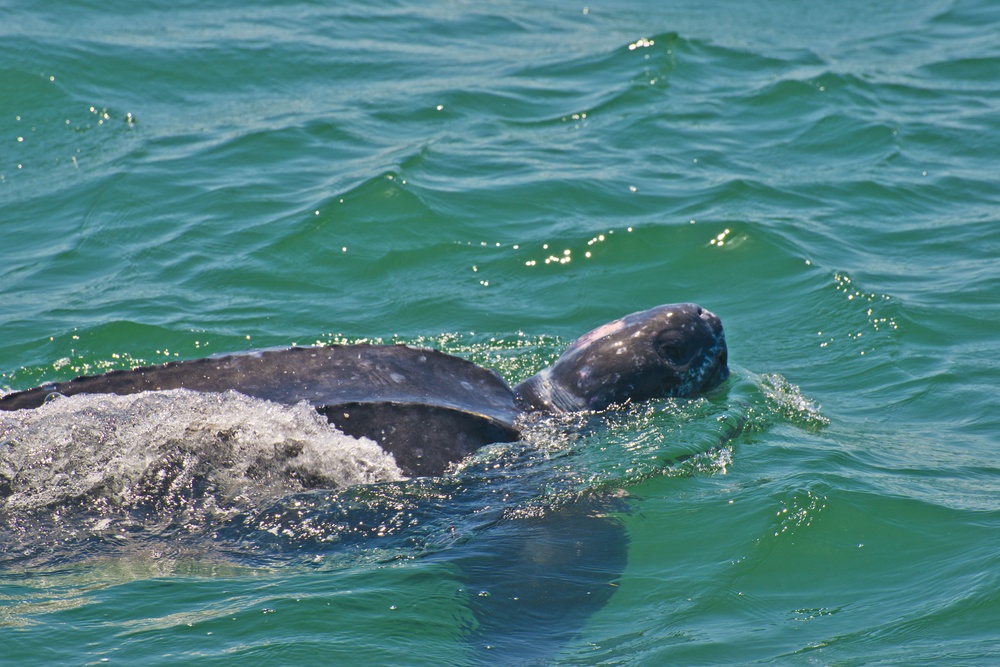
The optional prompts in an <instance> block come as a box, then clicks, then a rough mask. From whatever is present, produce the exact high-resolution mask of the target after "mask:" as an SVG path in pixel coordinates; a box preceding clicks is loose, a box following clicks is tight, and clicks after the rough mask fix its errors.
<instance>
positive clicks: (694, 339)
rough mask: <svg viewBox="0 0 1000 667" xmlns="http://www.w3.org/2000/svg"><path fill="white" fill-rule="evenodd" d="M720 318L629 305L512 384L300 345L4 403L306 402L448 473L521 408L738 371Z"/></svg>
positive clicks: (439, 361)
mask: <svg viewBox="0 0 1000 667" xmlns="http://www.w3.org/2000/svg"><path fill="white" fill-rule="evenodd" d="M726 364H727V351H726V341H725V336H724V334H723V330H722V323H721V322H720V320H719V318H718V317H716V316H715V315H714V314H712V313H710V312H708V311H707V310H705V309H703V308H701V307H700V306H697V305H695V304H690V303H686V304H673V305H663V306H657V307H655V308H651V309H649V310H644V311H641V312H637V313H633V314H631V315H627V316H625V317H623V318H621V319H618V320H615V321H613V322H610V323H608V324H605V325H604V326H601V327H599V328H597V329H594V330H593V331H591V332H590V333H587V334H584V335H583V336H581V337H580V338H578V339H577V340H575V341H574V342H573V343H571V344H570V345H569V347H568V348H567V349H566V351H565V352H563V354H562V355H561V356H560V357H559V359H558V360H557V361H556V362H555V363H554V364H553V365H552V366H549V367H548V368H545V369H544V370H542V371H541V372H539V373H538V374H536V375H533V376H531V377H529V378H528V379H526V380H524V381H523V382H521V383H520V384H518V385H516V386H515V387H514V388H513V389H511V387H510V386H509V385H508V384H507V383H506V382H505V381H504V380H503V379H502V378H501V377H500V376H499V375H498V374H497V373H496V372H494V371H492V370H487V369H484V368H481V367H479V366H477V365H475V364H473V363H472V362H469V361H467V360H464V359H461V358H459V357H455V356H452V355H448V354H445V353H443V352H438V351H435V350H430V349H423V348H415V347H409V346H406V345H369V344H357V345H329V346H325V347H292V348H287V349H279V350H264V351H257V352H247V353H241V354H233V355H229V356H220V357H209V358H206V359H196V360H190V361H176V362H169V363H166V364H163V365H159V366H148V367H143V368H135V369H132V370H119V371H112V372H109V373H105V374H103V375H95V376H84V377H79V378H76V379H74V380H69V381H67V382H57V383H48V384H45V385H42V386H40V387H37V388H34V389H29V390H26V391H19V392H12V393H9V394H6V395H4V396H2V397H0V409H3V410H18V409H26V408H37V407H38V406H40V405H42V404H43V403H44V402H45V401H46V400H48V399H49V398H50V397H52V396H53V395H64V396H68V395H72V394H81V393H101V394H108V393H111V394H134V393H138V392H142V391H156V390H166V389H179V388H185V389H189V390H195V391H206V392H223V391H227V390H235V391H238V392H240V393H243V394H246V395H249V396H253V397H256V398H261V399H265V400H269V401H274V402H278V403H283V404H296V403H298V402H300V401H307V402H308V403H309V404H311V405H312V406H314V407H315V408H316V410H317V411H319V412H320V413H322V414H323V415H325V416H326V417H327V419H328V420H329V421H330V422H331V423H333V424H334V425H335V426H336V427H337V428H339V429H341V430H342V431H344V432H345V433H347V434H348V435H353V436H365V437H368V438H371V439H373V440H375V441H376V442H378V443H379V445H380V446H381V447H382V448H383V449H384V450H386V451H388V452H390V453H391V454H393V456H394V457H395V459H396V464H397V465H398V466H399V468H400V470H402V472H403V473H404V474H406V475H409V476H424V475H440V474H442V473H443V472H444V471H445V470H446V469H447V467H448V466H449V465H450V464H452V463H454V462H456V461H459V460H461V459H463V458H464V457H466V456H467V455H468V454H470V453H471V452H473V451H475V450H476V449H478V448H479V447H482V446H483V445H487V444H490V443H494V442H509V441H514V440H517V439H518V438H519V437H520V431H519V425H518V424H519V420H518V417H519V416H520V415H522V414H525V413H528V412H535V411H544V412H568V411H578V410H602V409H604V408H607V407H608V406H610V405H615V404H622V403H626V402H628V401H640V400H645V399H648V398H655V397H663V396H687V395H691V394H695V393H698V392H702V391H706V390H708V389H711V388H713V387H715V386H716V385H717V384H719V383H720V382H722V381H723V380H724V379H725V378H726V377H727V376H728V375H729V369H728V367H727V365H726Z"/></svg>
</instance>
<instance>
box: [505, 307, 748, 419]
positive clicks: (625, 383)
mask: <svg viewBox="0 0 1000 667" xmlns="http://www.w3.org/2000/svg"><path fill="white" fill-rule="evenodd" d="M726 363H727V351H726V337H725V334H724V333H723V331H722V322H721V321H720V320H719V318H718V317H716V316H715V315H714V314H712V313H710V312H708V311H707V310H705V309H704V308H702V307H701V306H698V305H696V304H693V303H680V304H672V305H666V306H657V307H656V308H651V309H649V310H644V311H642V312H638V313H632V314H631V315H627V316H625V317H623V318H621V319H619V320H615V321H614V322H609V323H608V324H605V325H604V326H602V327H598V328H597V329H594V330H593V331H591V332H590V333H587V334H584V335H583V336H581V337H580V338H578V339H576V340H575V341H573V343H571V344H570V346H569V347H568V348H566V351H565V352H563V353H562V356H560V357H559V359H558V360H556V363H554V364H553V365H552V366H549V367H548V368H546V369H544V370H543V371H541V372H540V373H538V374H537V375H533V376H531V377H530V378H528V379H527V380H525V381H524V382H522V383H521V384H519V385H517V386H516V387H514V397H515V401H516V402H517V405H518V407H520V408H521V409H523V410H526V411H534V410H542V411H547V412H572V411H576V410H603V409H604V408H606V407H608V406H609V405H614V404H622V403H625V402H627V401H642V400H646V399H650V398H659V397H666V396H688V395H691V394H696V393H698V392H702V391H707V390H709V389H711V388H713V387H715V386H716V385H718V384H719V383H721V382H722V381H723V380H725V379H726V378H727V377H729V367H728V366H727V365H726Z"/></svg>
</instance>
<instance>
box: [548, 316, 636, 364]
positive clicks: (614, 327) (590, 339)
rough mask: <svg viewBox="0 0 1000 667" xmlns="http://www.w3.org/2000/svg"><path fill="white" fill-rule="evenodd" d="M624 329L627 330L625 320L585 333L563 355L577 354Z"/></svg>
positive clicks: (609, 323)
mask: <svg viewBox="0 0 1000 667" xmlns="http://www.w3.org/2000/svg"><path fill="white" fill-rule="evenodd" d="M624 328H625V322H624V321H623V320H615V321H614V322H608V323H607V324H605V325H603V326H599V327H597V328H596V329H594V330H593V331H590V332H588V333H585V334H583V335H582V336H580V337H579V338H577V339H576V340H575V341H573V342H572V343H570V346H569V347H567V348H566V351H565V352H563V354H564V355H565V354H568V353H572V352H576V351H577V350H579V349H582V348H584V347H587V346H588V345H590V344H591V343H595V342H597V341H599V340H601V339H602V338H604V337H605V336H610V335H611V334H613V333H615V332H618V331H621V330H622V329H624Z"/></svg>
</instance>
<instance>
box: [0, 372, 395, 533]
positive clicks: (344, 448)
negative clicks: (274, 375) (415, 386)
mask: <svg viewBox="0 0 1000 667" xmlns="http://www.w3.org/2000/svg"><path fill="white" fill-rule="evenodd" d="M402 478H403V475H402V473H401V472H400V470H399V468H398V467H397V466H396V463H395V460H394V459H393V458H392V456H391V455H390V454H387V453H386V452H384V451H383V450H382V449H381V448H380V447H379V446H378V445H377V444H376V443H375V442H374V441H372V440H368V439H365V438H361V439H359V438H353V437H350V436H347V435H345V434H344V433H342V432H340V431H338V430H337V429H335V428H334V427H333V426H331V425H330V424H329V423H328V422H327V421H326V419H325V418H324V417H322V416H321V415H319V414H318V413H317V412H316V411H315V410H314V409H313V408H312V407H310V406H309V405H307V404H305V403H300V404H298V405H294V406H285V405H279V404H276V403H271V402H268V401H263V400H259V399H255V398H250V397H248V396H244V395H242V394H238V393H236V392H232V391H230V392H226V393H217V394H216V393H199V392H192V391H187V390H183V389H179V390H172V391H163V392H146V393H141V394H135V395H131V396H115V395H97V394H94V395H80V396H72V397H61V398H56V399H55V400H52V401H50V402H48V403H46V404H45V405H44V406H42V407H40V408H38V409H35V410H21V411H16V412H0V511H5V512H6V513H7V514H8V516H9V515H10V514H12V513H19V512H25V511H32V510H39V509H45V508H56V507H60V506H65V505H70V506H76V507H94V508H98V509H100V508H103V509H104V510H105V511H106V510H112V511H114V510H115V509H125V510H129V509H133V508H135V507H147V508H156V507H163V506H171V505H174V506H176V505H181V504H185V505H187V504H190V503H191V502H192V501H195V502H199V503H204V502H205V500H206V499H208V501H209V502H210V503H211V504H218V505H220V509H221V506H228V507H233V506H235V505H240V504H246V503H249V504H256V503H258V502H260V501H262V500H267V499H268V498H274V497H277V496H281V495H284V494H288V493H294V492H298V491H302V490H305V489H310V488H341V487H345V486H350V485H355V484H368V483H373V482H380V481H389V480H398V479H402Z"/></svg>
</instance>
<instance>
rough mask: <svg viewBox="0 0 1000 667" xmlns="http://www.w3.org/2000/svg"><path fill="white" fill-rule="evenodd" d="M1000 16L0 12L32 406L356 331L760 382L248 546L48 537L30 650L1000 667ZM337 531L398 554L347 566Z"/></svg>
mask: <svg viewBox="0 0 1000 667" xmlns="http://www.w3.org/2000/svg"><path fill="white" fill-rule="evenodd" d="M998 27H1000V8H998V6H997V5H995V3H991V2H989V1H988V0H968V1H954V2H953V1H940V2H920V3H902V2H886V3H868V2H859V1H857V0H848V1H847V2H842V3H790V2H771V3H764V2H726V1H724V0H720V1H716V2H708V3H704V2H699V3H695V2H678V3H668V4H659V5H658V4H652V3H640V2H620V3H613V4H612V3H607V4H598V3H594V4H592V5H585V4H584V3H579V4H567V3H554V2H543V3H510V4H506V5H503V4H501V5H497V4H492V5H490V4H478V3H466V2H447V3H446V2H439V3H430V4H428V3H408V2H391V3H337V4H334V3H322V2H313V1H303V2H281V3H277V2H275V3H268V2H263V1H261V2H252V3H247V2H239V3H237V2H225V1H224V0H220V1H219V2H215V3H207V4H206V3H194V2H172V3H166V2H146V3H136V2H103V3H92V2H87V1H76V2H69V1H65V2H47V3H35V2H18V1H17V0H13V1H10V2H4V3H2V4H0V40H2V43H3V45H4V48H3V49H2V50H0V91H2V94H0V229H2V231H3V235H2V240H0V262H2V264H0V266H2V269H0V294H2V298H0V386H3V387H5V388H10V389H23V388H28V387H31V386H34V385H36V384H38V383H40V382H42V381H47V380H61V379H66V378H70V377H74V376H76V375H78V374H81V373H93V372H100V371H103V370H107V369H112V368H127V367H131V366H135V365H140V364H144V363H158V362H162V361H167V360H169V359H184V358H195V357H202V356H206V355H209V354H213V353H223V352H230V351H238V350H244V349H249V348H257V347H272V346H282V345H289V344H292V343H298V344H310V343H316V342H320V343H323V342H335V341H342V340H348V341H358V340H378V341H383V342H390V341H399V342H408V343H415V344H422V345H430V346H433V347H439V348H442V349H445V350H448V351H451V352H454V353H456V354H459V355H461V356H464V357H467V358H470V359H473V360H474V361H476V362H478V363H480V364H483V365H487V366H490V367H493V368H496V369H497V370H498V371H500V372H501V373H502V374H503V375H504V376H505V377H507V378H508V379H509V380H519V379H521V378H523V377H526V376H527V375H530V374H531V373H533V372H535V371H536V370H538V369H539V368H541V367H542V366H544V365H545V364H546V363H548V362H549V361H551V359H552V358H554V356H555V355H556V354H558V352H559V350H560V349H562V347H564V346H565V345H566V344H567V343H568V342H569V341H570V340H572V339H573V338H574V337H576V336H578V335H580V334H582V333H584V332H585V331H587V330H589V329H591V328H593V327H595V326H598V325H600V324H602V323H604V322H607V321H609V320H611V319H614V318H616V317H619V316H621V315H623V314H625V313H628V312H632V311H635V310H640V309H644V308H647V307H651V306H653V305H657V304H660V303H670V302H674V301H696V302H698V303H700V304H702V305H703V306H705V307H706V308H709V309H710V310H712V311H714V312H716V313H717V314H719V315H720V317H721V318H722V320H723V322H724V323H725V325H726V329H727V337H728V341H729V349H730V357H729V358H730V363H731V366H732V369H733V375H732V377H731V379H730V380H729V381H728V383H727V384H726V385H725V386H724V387H723V389H722V390H721V391H720V392H717V393H714V394H712V395H710V396H708V397H703V398H699V399H696V400H693V401H679V402H678V401H661V402H655V403H653V404H651V405H649V406H637V407H635V408H634V409H632V410H626V411H624V412H620V413H614V414H610V415H605V416H603V417H599V418H597V420H598V422H600V423H598V424H596V426H597V427H596V428H591V427H590V426H589V425H588V426H587V427H585V428H583V429H582V430H581V429H574V428H558V429H555V430H554V431H549V432H546V431H545V430H544V429H542V430H540V431H539V432H537V433H534V434H533V437H532V438H530V439H529V440H530V441H529V442H527V443H520V444H516V445H511V446H510V447H499V448H495V449H492V450H490V451H488V452H484V453H483V454H482V455H481V456H480V457H479V458H477V459H476V460H474V461H473V462H471V463H470V464H469V465H468V466H467V467H465V468H464V469H463V470H461V471H459V472H457V473H456V474H455V475H454V476H452V477H451V478H449V479H442V480H415V481H411V482H405V483H394V484H386V485H375V486H373V487H361V488H359V489H354V490H343V491H340V492H336V493H334V492H330V493H319V494H313V495H308V494H307V495H306V496H304V497H303V496H297V495H295V496H291V497H287V498H284V499H282V498H279V499H277V500H268V501H267V502H273V503H276V505H274V506H273V507H272V516H278V517H279V518H277V519H274V522H273V523H271V524H267V525H265V524H266V523H267V522H266V521H265V519H266V518H267V516H268V515H267V511H266V510H261V512H262V514H260V515H257V516H256V517H252V519H254V520H251V519H247V520H246V521H244V522H243V523H242V524H239V525H238V526H237V527H236V528H231V527H230V529H229V531H230V532H228V533H227V532H225V531H222V532H220V533H218V534H215V533H213V532H212V531H213V530H215V528H216V527H215V526H214V525H210V524H211V522H209V521H207V520H202V519H204V517H200V518H199V517H196V518H199V521H201V522H200V523H199V521H194V523H193V524H192V525H191V526H190V530H188V531H187V532H184V531H180V532H171V531H175V530H176V527H173V528H170V529H169V530H168V529H164V528H163V527H162V526H159V527H156V526H153V527H149V526H147V527H145V528H141V529H136V530H132V531H131V532H121V531H119V532H115V529H114V524H112V527H111V529H109V530H101V529H98V528H96V527H95V526H94V525H89V524H86V523H84V522H82V520H81V519H79V518H73V517H72V516H68V515H69V514H71V512H70V511H69V510H68V509H66V510H65V512H64V514H66V515H67V516H63V514H60V512H61V511H62V508H60V507H58V506H47V507H44V508H42V509H43V510H44V511H42V512H40V513H37V512H36V513H35V514H30V515H20V514H17V512H14V511H13V510H10V509H9V508H8V510H7V511H6V516H5V517H4V520H5V527H4V529H3V531H2V532H0V538H2V540H3V545H2V549H0V556H2V557H0V642H2V645H3V647H4V654H5V655H4V659H5V660H9V661H10V663H11V664H21V665H24V664H103V663H105V662H107V663H118V664H140V663H141V664H147V665H154V664H157V665H158V664H177V663H179V662H184V663H197V664H220V665H221V664H243V663H244V662H246V661H247V660H249V661H250V662H251V663H252V664H259V665H279V664H280V665H285V664H300V665H307V664H340V663H342V664H385V665H393V664H435V665H438V664H565V665H596V664H618V665H662V664H677V665H680V664H689V665H704V664H755V663H769V664H770V663H773V664H792V665H804V664H823V665H856V664H883V665H904V664H905V665H938V664H941V665H952V664H963V665H971V664H981V665H992V664H996V663H997V661H998V660H1000V630H998V628H1000V593H998V591H1000V466H998V465H997V464H996V462H995V453H996V450H997V447H998V444H1000V440H998V437H997V433H998V432H1000V417H998V413H1000V411H998V410H997V406H998V402H1000V392H998V389H997V385H998V379H1000V362H998V361H997V360H998V359H1000V337H998V331H1000V306H998V302H1000V268H998V267H1000V265H998V263H997V262H996V258H997V257H998V256H1000V214H998V212H1000V188H998V187H997V176H996V174H997V173H1000V158H998V156H1000V78H998V73H1000V36H998V35H1000V31H998ZM574 432H575V433H577V435H576V436H574V435H572V434H573V433H574ZM261 503H262V504H261V505H260V506H261V507H271V506H269V505H267V504H266V503H264V502H263V501H261ZM295 503H299V505H295ZM154 509H156V510H157V511H159V512H161V513H168V514H169V511H170V510H171V508H170V507H168V506H157V507H155V508H154ZM174 509H176V508H174ZM338 512H342V514H338ZM336 516H342V517H346V521H347V523H346V524H345V525H346V526H347V528H351V527H352V526H353V527H357V526H358V525H365V524H364V521H365V520H368V521H372V522H373V524H372V529H371V530H370V531H366V530H363V529H358V530H357V531H351V530H346V529H344V526H343V525H342V526H341V528H340V530H346V532H345V533H344V534H345V535H350V536H352V537H350V539H347V538H346V537H345V538H344V539H343V540H341V541H340V542H336V544H335V545H334V546H330V545H329V540H324V538H330V537H332V536H338V535H340V533H338V532H337V531H338V528H337V523H336V521H335V520H334V519H335V517H336ZM60 517H61V518H60ZM310 519H311V520H313V521H312V523H310V522H309V521H310ZM255 521H256V522H255ZM316 526H320V528H318V529H316V532H312V533H310V532H309V530H307V528H309V527H312V528H314V529H315V528H316ZM380 528H381V530H379V529H380ZM268 529H274V530H273V531H272V532H269V530H268ZM283 530H284V531H287V534H283V533H282V531H283ZM379 533H382V534H379ZM338 539H340V538H339V537H338ZM569 543H572V544H574V545H578V546H579V547H580V548H579V549H577V548H576V547H575V546H572V547H567V549H568V551H567V550H565V549H564V550H562V551H561V550H560V547H559V545H565V544H569ZM553 545H555V546H553ZM546 549H549V551H546ZM574 549H576V550H575V551H574ZM552 554H555V555H554V556H553V555H552ZM567 554H570V556H572V557H565V558H563V556H566V555H567ZM532 564H535V565H536V567H532ZM560 582H562V583H566V588H565V590H564V588H559V584H560ZM567 582H568V583H567ZM576 584H578V585H579V586H581V587H583V588H585V589H586V591H587V594H586V596H585V597H584V598H582V601H581V600H580V599H576V598H572V597H560V595H559V594H558V593H559V592H560V591H561V592H565V591H566V590H575V589H574V588H573V586H574V585H576ZM518 586H523V587H525V590H528V589H530V590H537V591H541V593H540V594H538V595H535V596H530V595H528V596H525V597H523V599H519V600H517V601H514V600H512V598H513V597H520V596H515V595H513V594H512V593H511V591H512V590H515V589H517V587H518ZM518 590H521V589H518ZM551 591H556V592H555V593H552V594H551V595H549V594H548V593H549V592H551Z"/></svg>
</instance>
